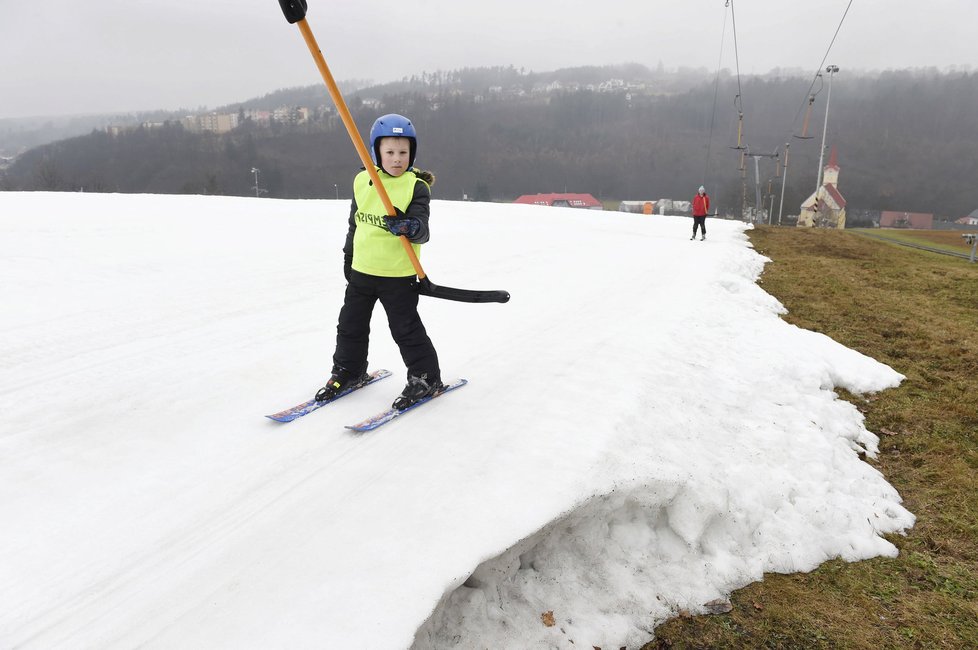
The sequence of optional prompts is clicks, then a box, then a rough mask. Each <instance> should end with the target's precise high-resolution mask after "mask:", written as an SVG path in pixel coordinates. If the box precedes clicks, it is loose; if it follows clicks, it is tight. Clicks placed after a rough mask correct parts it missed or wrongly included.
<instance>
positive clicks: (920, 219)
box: [880, 210, 934, 230]
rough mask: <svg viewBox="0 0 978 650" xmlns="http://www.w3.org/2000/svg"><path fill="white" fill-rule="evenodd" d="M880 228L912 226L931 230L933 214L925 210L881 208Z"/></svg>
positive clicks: (917, 228) (916, 228)
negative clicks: (911, 210) (901, 210)
mask: <svg viewBox="0 0 978 650" xmlns="http://www.w3.org/2000/svg"><path fill="white" fill-rule="evenodd" d="M880 228H913V229H915V230H931V229H933V228H934V215H933V214H928V213H926V212H897V211H895V210H883V211H882V212H880Z"/></svg>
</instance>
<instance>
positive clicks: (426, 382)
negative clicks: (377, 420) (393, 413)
mask: <svg viewBox="0 0 978 650" xmlns="http://www.w3.org/2000/svg"><path fill="white" fill-rule="evenodd" d="M444 388H445V385H444V384H443V383H441V380H440V379H428V375H427V373H426V374H423V375H421V376H420V377H411V376H409V377H408V383H407V385H406V386H405V387H404V390H402V391H401V394H400V395H399V396H398V397H397V399H395V400H394V403H393V404H392V405H391V406H392V408H394V409H396V410H398V411H403V410H404V409H406V408H408V407H409V406H413V405H414V404H417V403H418V402H420V401H421V400H423V399H424V398H426V397H431V396H432V395H435V394H437V393H438V392H440V391H441V390H442V389H444Z"/></svg>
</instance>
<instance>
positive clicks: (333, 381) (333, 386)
mask: <svg viewBox="0 0 978 650" xmlns="http://www.w3.org/2000/svg"><path fill="white" fill-rule="evenodd" d="M369 379H370V375H368V374H367V373H365V372H363V373H359V374H357V373H355V372H350V371H349V370H347V369H346V368H341V367H339V366H336V367H334V368H333V374H332V375H331V376H330V378H329V381H327V382H326V385H325V386H323V387H322V388H320V389H319V392H317V393H316V401H317V402H326V401H329V400H331V399H333V398H334V397H336V396H337V395H339V394H340V393H342V392H343V391H345V390H346V389H348V388H352V387H354V386H357V385H359V384H362V383H364V382H366V381H368V380H369Z"/></svg>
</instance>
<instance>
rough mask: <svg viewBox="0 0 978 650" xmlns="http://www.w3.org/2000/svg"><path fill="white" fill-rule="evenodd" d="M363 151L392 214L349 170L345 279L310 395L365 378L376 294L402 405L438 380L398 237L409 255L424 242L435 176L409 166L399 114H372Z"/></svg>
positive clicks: (411, 142) (405, 124)
mask: <svg viewBox="0 0 978 650" xmlns="http://www.w3.org/2000/svg"><path fill="white" fill-rule="evenodd" d="M370 150H371V157H372V158H373V161H374V163H375V165H376V167H377V173H378V175H379V176H380V179H381V182H382V183H383V185H384V189H385V190H386V191H387V194H388V196H389V198H390V200H391V203H393V205H394V208H395V211H396V215H395V216H393V217H391V216H388V215H387V211H386V210H385V208H384V204H383V202H382V201H381V199H380V196H379V194H378V193H377V190H376V189H375V188H374V187H373V182H372V181H371V179H370V175H369V174H368V172H367V171H366V169H364V170H363V171H361V172H360V173H359V174H357V176H356V178H355V179H354V180H353V203H352V205H351V206H350V229H349V231H348V232H347V235H346V244H345V245H344V246H343V255H344V258H343V262H344V264H343V274H344V275H345V276H346V280H347V285H346V295H345V297H344V300H343V307H342V308H341V309H340V315H339V322H338V323H337V326H336V351H335V352H334V354H333V370H332V374H331V376H330V378H329V381H328V382H326V385H325V386H324V387H323V388H321V389H320V390H319V392H318V393H316V400H317V401H324V400H328V399H331V398H332V397H334V396H335V395H336V394H337V393H339V392H342V391H343V390H344V389H346V388H348V387H350V386H353V385H356V384H359V383H362V382H364V381H366V373H367V348H368V343H369V335H370V317H371V314H372V313H373V309H374V305H375V304H376V302H377V301H378V300H380V304H381V305H383V307H384V310H385V311H386V312H387V322H388V324H389V326H390V330H391V335H392V336H393V337H394V342H395V343H397V347H398V348H399V349H400V352H401V358H402V360H403V361H404V365H405V366H407V385H406V386H405V387H404V390H403V391H402V392H401V395H400V396H399V397H398V398H397V399H396V400H394V404H393V407H394V408H395V409H404V408H407V407H408V406H411V405H412V404H414V403H415V402H417V401H418V400H421V399H423V398H425V397H428V396H429V395H432V394H434V393H436V392H438V391H439V390H440V389H441V388H442V387H443V385H442V382H441V370H440V368H439V367H438V354H437V353H436V352H435V348H434V346H433V345H432V343H431V339H430V338H428V334H427V332H426V331H425V327H424V324H423V323H422V322H421V317H420V316H419V315H418V297H419V293H418V281H417V276H416V275H415V270H414V267H413V266H412V264H411V261H410V259H409V258H408V256H407V253H406V252H405V250H404V248H403V245H402V244H401V242H400V241H399V235H404V236H406V237H407V238H408V240H409V241H410V242H411V245H412V247H413V248H414V252H415V254H416V255H419V254H420V249H421V244H423V243H425V242H427V241H428V236H429V233H428V214H429V204H430V201H431V189H430V186H431V185H432V184H433V183H434V180H435V178H434V175H433V174H432V173H431V172H426V171H423V170H420V169H416V168H415V167H414V166H413V165H414V160H415V158H416V156H417V152H418V141H417V134H416V131H415V128H414V125H413V124H412V123H411V121H410V120H409V119H407V118H406V117H404V116H402V115H397V114H394V113H392V114H389V115H384V116H382V117H379V118H377V121H375V122H374V124H373V127H372V128H371V129H370Z"/></svg>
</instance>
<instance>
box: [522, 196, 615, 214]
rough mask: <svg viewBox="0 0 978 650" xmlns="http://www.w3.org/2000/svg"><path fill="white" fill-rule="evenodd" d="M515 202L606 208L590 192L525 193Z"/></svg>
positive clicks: (562, 206) (561, 206) (596, 208)
mask: <svg viewBox="0 0 978 650" xmlns="http://www.w3.org/2000/svg"><path fill="white" fill-rule="evenodd" d="M513 203H526V204H529V205H549V206H551V207H556V208H585V209H587V210H604V206H603V205H601V201H599V200H597V199H596V198H594V197H593V196H591V195H590V194H566V193H564V194H524V195H523V196H521V197H519V198H518V199H516V200H515V201H513Z"/></svg>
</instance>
